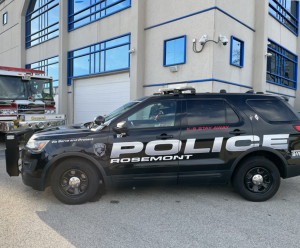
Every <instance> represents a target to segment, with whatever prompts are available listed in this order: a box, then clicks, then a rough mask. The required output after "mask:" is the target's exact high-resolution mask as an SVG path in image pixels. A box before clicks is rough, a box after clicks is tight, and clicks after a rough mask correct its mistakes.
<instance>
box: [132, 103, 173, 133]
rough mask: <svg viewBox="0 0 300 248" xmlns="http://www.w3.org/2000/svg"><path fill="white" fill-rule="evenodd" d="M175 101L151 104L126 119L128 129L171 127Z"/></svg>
mask: <svg viewBox="0 0 300 248" xmlns="http://www.w3.org/2000/svg"><path fill="white" fill-rule="evenodd" d="M175 116H176V101H163V102H157V103H152V104H150V105H148V106H147V107H145V108H143V109H141V110H139V111H138V112H136V113H135V114H133V115H131V116H129V117H128V118H127V120H126V121H127V123H128V126H129V128H131V129H132V128H153V127H173V126H174V125H175Z"/></svg>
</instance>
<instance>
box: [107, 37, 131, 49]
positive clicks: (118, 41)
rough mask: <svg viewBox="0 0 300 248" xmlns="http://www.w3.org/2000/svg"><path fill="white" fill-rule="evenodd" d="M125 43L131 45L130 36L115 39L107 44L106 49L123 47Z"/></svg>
mask: <svg viewBox="0 0 300 248" xmlns="http://www.w3.org/2000/svg"><path fill="white" fill-rule="evenodd" d="M124 43H129V36H124V37H121V38H118V39H114V40H111V41H107V42H106V48H110V47H113V46H117V45H121V44H124Z"/></svg>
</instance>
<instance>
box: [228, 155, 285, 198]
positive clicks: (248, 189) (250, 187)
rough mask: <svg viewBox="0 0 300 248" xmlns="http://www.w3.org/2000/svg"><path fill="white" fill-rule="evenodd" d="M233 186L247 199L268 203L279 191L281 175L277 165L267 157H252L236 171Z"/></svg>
mask: <svg viewBox="0 0 300 248" xmlns="http://www.w3.org/2000/svg"><path fill="white" fill-rule="evenodd" d="M232 184H233V187H234V189H235V190H236V191H237V192H238V193H239V194H240V195H241V196H242V197H244V198H245V199H247V200H249V201H253V202H261V201H266V200H269V199H270V198H272V197H273V196H274V195H275V194H276V192H277V191H278V189H279V186H280V173H279V170H278V168H277V167H276V165H275V164H274V163H273V162H271V161H270V160H268V159H266V158H265V157H258V156H255V157H250V158H248V159H246V160H245V161H243V163H242V164H241V165H240V166H239V167H238V168H237V169H236V171H235V173H234V175H233V180H232Z"/></svg>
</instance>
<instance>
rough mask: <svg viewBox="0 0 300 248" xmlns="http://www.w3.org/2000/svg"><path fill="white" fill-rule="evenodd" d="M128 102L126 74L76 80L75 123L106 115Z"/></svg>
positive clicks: (128, 84) (127, 78)
mask: <svg viewBox="0 0 300 248" xmlns="http://www.w3.org/2000/svg"><path fill="white" fill-rule="evenodd" d="M129 100H130V81H129V75H128V73H122V74H116V75H110V76H105V77H96V78H88V79H78V80H76V81H75V82H74V119H75V123H83V122H88V121H91V120H93V119H94V118H95V117H96V116H98V115H106V114H109V113H111V112H112V111H114V110H116V109H117V108H119V107H120V106H122V105H123V104H125V103H127V102H129Z"/></svg>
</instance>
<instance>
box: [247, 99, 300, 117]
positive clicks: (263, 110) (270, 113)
mask: <svg viewBox="0 0 300 248" xmlns="http://www.w3.org/2000/svg"><path fill="white" fill-rule="evenodd" d="M248 104H249V105H250V106H251V107H252V108H253V109H254V110H255V111H256V112H257V113H259V114H260V115H262V116H263V117H264V118H266V119H267V120H269V121H294V120H298V118H297V117H296V116H295V115H294V114H293V112H292V111H291V110H290V109H289V108H288V107H287V106H286V105H285V104H284V103H283V102H282V101H280V100H249V101H248Z"/></svg>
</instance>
